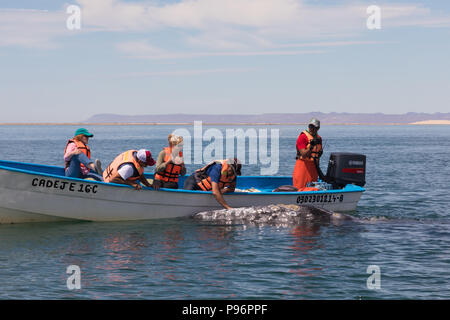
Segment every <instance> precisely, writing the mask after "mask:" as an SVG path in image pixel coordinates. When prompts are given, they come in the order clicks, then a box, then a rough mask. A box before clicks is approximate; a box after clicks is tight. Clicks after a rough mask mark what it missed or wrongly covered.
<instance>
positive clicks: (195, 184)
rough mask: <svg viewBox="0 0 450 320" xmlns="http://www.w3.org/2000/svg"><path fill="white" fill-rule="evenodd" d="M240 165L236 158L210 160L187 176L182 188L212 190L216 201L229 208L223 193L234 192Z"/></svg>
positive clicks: (239, 173)
mask: <svg viewBox="0 0 450 320" xmlns="http://www.w3.org/2000/svg"><path fill="white" fill-rule="evenodd" d="M241 167H242V165H241V162H240V161H239V160H238V159H236V158H230V159H226V160H215V161H212V162H210V163H209V164H207V165H206V166H204V167H203V168H201V169H198V170H196V171H195V172H194V173H193V174H192V175H191V176H190V177H188V178H187V179H186V181H185V182H184V189H186V190H202V191H212V193H213V196H214V198H216V200H217V202H219V203H220V204H221V205H222V206H223V207H224V208H226V209H231V207H230V206H229V205H228V204H227V203H226V201H225V199H224V198H223V194H224V193H228V192H234V189H235V188H236V176H240V175H241Z"/></svg>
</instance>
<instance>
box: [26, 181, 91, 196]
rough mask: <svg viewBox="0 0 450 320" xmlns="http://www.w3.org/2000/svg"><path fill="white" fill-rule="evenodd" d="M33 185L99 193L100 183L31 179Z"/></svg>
mask: <svg viewBox="0 0 450 320" xmlns="http://www.w3.org/2000/svg"><path fill="white" fill-rule="evenodd" d="M31 185H32V186H33V187H44V188H47V189H59V190H68V191H72V192H84V193H91V192H92V193H97V188H98V185H96V184H95V185H92V184H89V183H77V182H67V181H61V180H50V179H39V178H34V179H33V180H31Z"/></svg>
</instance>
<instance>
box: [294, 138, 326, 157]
mask: <svg viewBox="0 0 450 320" xmlns="http://www.w3.org/2000/svg"><path fill="white" fill-rule="evenodd" d="M302 133H304V134H305V135H306V137H307V138H308V145H307V146H306V150H309V148H310V147H311V141H312V140H314V137H313V136H312V135H311V134H310V133H309V132H308V131H307V130H305V131H303V132H302ZM316 138H317V139H319V141H320V143H319V144H316V145H315V146H314V147H313V148H312V150H311V156H310V157H308V158H307V157H304V156H302V155H301V154H300V150H298V149H297V160H298V159H300V160H305V161H314V158H319V153H321V151H322V137H321V136H319V135H318V134H316ZM296 148H297V146H296Z"/></svg>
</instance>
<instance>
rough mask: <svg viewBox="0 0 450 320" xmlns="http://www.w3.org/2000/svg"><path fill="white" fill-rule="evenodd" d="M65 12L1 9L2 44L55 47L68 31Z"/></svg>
mask: <svg viewBox="0 0 450 320" xmlns="http://www.w3.org/2000/svg"><path fill="white" fill-rule="evenodd" d="M65 19H66V16H65V15H64V14H63V12H62V11H61V12H50V11H46V10H21V9H0V46H21V47H30V48H32V47H41V48H53V47H54V46H55V42H54V41H53V39H54V38H55V37H57V36H61V35H63V34H64V33H67V31H68V30H67V28H66V22H65Z"/></svg>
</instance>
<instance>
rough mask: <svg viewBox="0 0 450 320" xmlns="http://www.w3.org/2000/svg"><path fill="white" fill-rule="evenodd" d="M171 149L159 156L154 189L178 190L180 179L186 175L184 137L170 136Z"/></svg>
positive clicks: (165, 149)
mask: <svg viewBox="0 0 450 320" xmlns="http://www.w3.org/2000/svg"><path fill="white" fill-rule="evenodd" d="M168 140H169V147H166V148H164V149H163V150H162V151H161V152H160V153H159V155H158V159H157V160H156V168H155V179H154V180H153V188H154V189H155V190H158V189H159V188H169V189H178V178H179V176H180V175H181V176H184V175H185V174H186V167H185V165H184V161H183V151H182V150H183V137H180V136H176V135H174V134H169V136H168Z"/></svg>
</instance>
